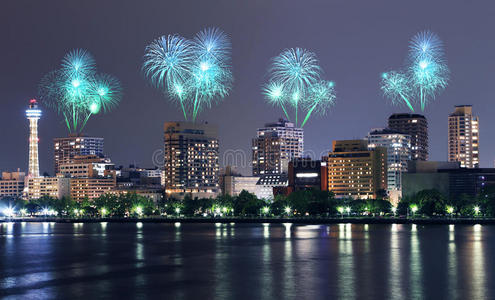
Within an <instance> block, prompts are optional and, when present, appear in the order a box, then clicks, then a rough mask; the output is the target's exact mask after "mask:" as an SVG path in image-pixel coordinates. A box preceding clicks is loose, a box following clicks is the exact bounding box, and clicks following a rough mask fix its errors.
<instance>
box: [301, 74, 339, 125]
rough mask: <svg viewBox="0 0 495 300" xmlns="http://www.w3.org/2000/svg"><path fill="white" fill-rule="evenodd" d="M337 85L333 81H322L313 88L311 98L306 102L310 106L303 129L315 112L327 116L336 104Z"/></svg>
mask: <svg viewBox="0 0 495 300" xmlns="http://www.w3.org/2000/svg"><path fill="white" fill-rule="evenodd" d="M336 97H337V96H336V94H335V84H334V83H333V82H332V81H324V80H322V81H320V82H318V83H316V84H314V85H313V86H311V89H310V94H309V97H308V98H307V100H306V105H307V106H308V109H307V111H308V112H307V113H306V117H305V118H304V121H303V122H302V124H301V127H303V126H304V124H306V122H307V121H308V119H309V117H310V116H311V114H312V113H313V111H315V109H316V111H319V112H320V113H322V114H325V113H326V112H327V110H328V108H330V107H331V106H333V105H334V104H335V99H336Z"/></svg>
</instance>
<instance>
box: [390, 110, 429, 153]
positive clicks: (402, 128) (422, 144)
mask: <svg viewBox="0 0 495 300" xmlns="http://www.w3.org/2000/svg"><path fill="white" fill-rule="evenodd" d="M388 128H390V129H392V130H395V131H398V132H401V133H404V134H407V135H409V136H410V137H411V160H428V121H427V120H426V118H425V116H423V115H418V114H393V115H391V116H390V117H389V118H388Z"/></svg>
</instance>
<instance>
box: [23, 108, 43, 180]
mask: <svg viewBox="0 0 495 300" xmlns="http://www.w3.org/2000/svg"><path fill="white" fill-rule="evenodd" d="M26 117H27V119H28V120H29V169H28V176H29V177H39V176H40V162H39V154H38V120H39V119H40V117H41V110H40V109H39V108H38V103H37V101H36V100H35V99H31V100H30V101H29V108H28V109H27V110H26Z"/></svg>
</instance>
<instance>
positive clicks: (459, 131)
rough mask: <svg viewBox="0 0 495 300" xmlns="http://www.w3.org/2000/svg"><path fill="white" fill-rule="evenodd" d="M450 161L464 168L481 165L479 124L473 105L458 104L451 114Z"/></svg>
mask: <svg viewBox="0 0 495 300" xmlns="http://www.w3.org/2000/svg"><path fill="white" fill-rule="evenodd" d="M448 143H449V145H448V146H449V161H451V162H459V163H460V164H461V167H462V168H478V167H479V124H478V117H476V116H473V107H472V106H471V105H458V106H456V107H455V111H454V112H453V113H451V114H450V115H449V142H448Z"/></svg>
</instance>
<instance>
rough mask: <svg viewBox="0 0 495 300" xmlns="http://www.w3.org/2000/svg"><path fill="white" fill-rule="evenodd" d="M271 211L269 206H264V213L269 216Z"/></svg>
mask: <svg viewBox="0 0 495 300" xmlns="http://www.w3.org/2000/svg"><path fill="white" fill-rule="evenodd" d="M269 211H270V208H268V206H264V207H263V213H264V214H265V215H266V214H268V212H269Z"/></svg>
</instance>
